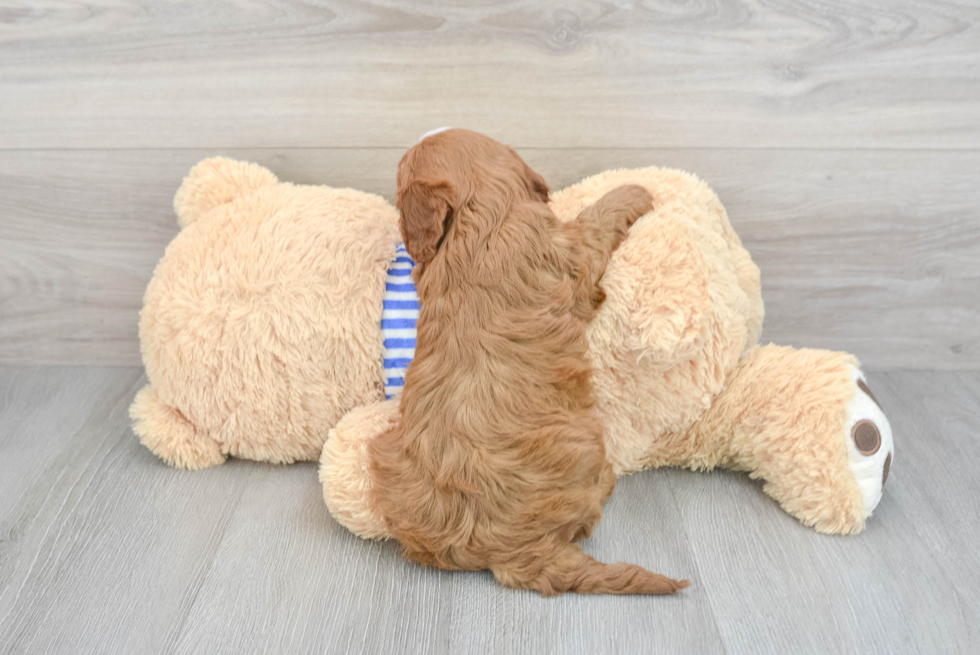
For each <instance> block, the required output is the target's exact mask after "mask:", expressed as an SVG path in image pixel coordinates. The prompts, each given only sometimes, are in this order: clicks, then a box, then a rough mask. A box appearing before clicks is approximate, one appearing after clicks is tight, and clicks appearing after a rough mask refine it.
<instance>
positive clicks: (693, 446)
mask: <svg viewBox="0 0 980 655" xmlns="http://www.w3.org/2000/svg"><path fill="white" fill-rule="evenodd" d="M671 439H672V440H674V441H675V443H686V446H687V447H686V452H684V450H685V449H677V450H675V451H674V452H675V453H677V456H676V459H675V461H663V460H661V461H657V462H656V463H657V464H661V465H662V464H675V465H681V466H687V467H690V468H696V469H703V468H708V469H710V468H713V467H715V466H721V467H726V468H733V469H737V470H744V471H748V472H749V474H750V476H751V477H753V478H762V479H763V480H765V485H764V487H763V489H764V490H765V492H766V493H767V494H769V495H770V496H772V497H773V498H774V499H775V500H777V501H778V502H779V504H780V505H782V507H783V508H784V509H785V510H786V511H787V512H789V513H790V514H792V515H793V516H795V517H797V518H798V519H799V520H800V521H802V522H803V523H804V524H806V525H810V526H813V527H814V528H815V529H816V530H818V531H819V532H826V533H833V534H839V533H844V534H854V533H857V532H860V531H861V529H862V528H863V527H864V521H865V519H866V518H867V517H868V516H869V515H870V514H871V511H872V510H873V509H874V508H875V506H876V505H877V504H878V501H879V500H880V499H881V493H882V488H883V486H884V484H885V480H886V479H887V477H888V469H889V467H890V466H891V461H892V456H893V452H894V444H893V441H892V431H891V426H890V425H889V423H888V419H887V418H886V417H885V414H884V412H883V411H882V409H881V407H880V406H879V405H878V403H877V401H876V400H875V399H874V396H873V395H872V393H871V390H870V389H869V388H868V386H867V383H866V382H865V381H864V377H863V375H862V374H861V371H860V369H859V368H858V365H857V360H856V359H855V358H854V357H853V356H851V355H848V354H846V353H839V352H830V351H825V350H809V349H803V350H796V349H794V348H786V347H779V346H772V345H770V346H764V347H756V348H753V349H751V350H750V351H749V352H748V353H746V354H745V356H743V357H742V359H741V360H740V362H739V364H738V366H737V367H736V369H735V370H734V371H733V372H732V373H731V375H730V376H729V379H728V384H727V387H726V389H725V390H724V391H723V392H722V393H721V394H719V395H718V396H717V397H716V398H715V399H714V400H713V401H712V404H711V407H710V408H709V409H707V410H706V412H705V414H704V416H702V417H701V419H700V420H699V421H698V422H697V423H696V424H695V425H694V426H692V428H691V429H690V430H689V431H688V432H687V433H686V434H684V435H674V437H672V438H671ZM669 440H670V439H669Z"/></svg>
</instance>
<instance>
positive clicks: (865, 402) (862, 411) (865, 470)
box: [844, 367, 895, 513]
mask: <svg viewBox="0 0 980 655" xmlns="http://www.w3.org/2000/svg"><path fill="white" fill-rule="evenodd" d="M851 373H852V376H853V379H854V386H855V387H856V389H855V390H854V399H853V400H852V401H851V404H850V405H849V406H848V408H847V409H848V418H847V423H846V424H845V426H844V440H845V442H846V443H847V461H848V466H850V467H851V471H852V472H853V473H854V478H855V480H856V481H857V483H858V487H860V488H861V496H862V497H863V498H864V509H865V510H866V511H867V512H869V513H870V512H871V511H872V510H873V509H874V508H875V507H877V506H878V502H879V501H880V500H881V494H882V490H883V489H884V486H885V481H886V480H887V479H888V469H889V468H891V464H892V457H893V454H894V452H895V446H894V442H893V441H892V427H891V425H890V424H889V423H888V418H887V417H886V416H885V412H884V411H882V409H881V406H880V405H879V404H878V401H877V399H875V397H874V394H872V393H871V389H869V388H868V384H867V382H865V380H864V374H863V373H862V372H861V370H860V369H858V368H857V367H852V371H851Z"/></svg>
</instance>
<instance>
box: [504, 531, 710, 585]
mask: <svg viewBox="0 0 980 655" xmlns="http://www.w3.org/2000/svg"><path fill="white" fill-rule="evenodd" d="M536 550H537V549H536ZM549 550H550V552H547V553H546V554H543V555H542V556H541V559H542V560H543V564H542V561H541V560H537V558H536V557H535V560H537V561H532V562H527V561H526V560H525V561H524V562H522V561H521V560H522V559H524V557H522V555H524V554H520V553H519V554H517V557H515V558H514V560H513V561H512V562H511V563H508V564H506V565H503V566H498V567H495V568H494V569H493V573H494V575H495V576H496V577H497V579H498V580H499V581H500V582H501V583H502V584H505V585H507V586H508V587H516V588H518V589H537V590H538V591H540V592H541V593H542V594H543V595H545V596H557V595H558V594H561V593H565V592H566V591H574V592H576V593H579V594H651V595H658V594H672V593H675V592H677V591H678V590H680V589H684V588H686V587H688V586H690V584H691V583H690V582H688V581H687V580H673V579H671V578H668V577H666V576H663V575H658V574H657V573H651V572H650V571H647V570H646V569H644V568H642V567H640V566H637V565H635V564H603V563H602V562H597V561H596V560H594V559H592V558H591V557H589V556H588V555H586V554H585V553H584V552H583V551H582V548H581V546H579V545H578V544H574V543H556V544H553V546H552V547H551V548H550V549H549ZM539 552H540V551H539ZM522 564H523V565H522ZM532 571H533V573H532Z"/></svg>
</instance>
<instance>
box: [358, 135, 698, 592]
mask: <svg viewBox="0 0 980 655" xmlns="http://www.w3.org/2000/svg"><path fill="white" fill-rule="evenodd" d="M548 192H549V190H548V186H547V185H546V184H545V182H544V180H543V179H542V178H541V176H540V175H538V174H537V173H535V172H534V171H532V170H531V169H530V168H529V167H528V166H527V164H525V163H524V161H523V160H521V158H520V157H518V155H517V153H515V152H514V151H513V150H511V149H510V148H508V147H506V146H504V145H502V144H500V143H497V142H496V141H494V140H492V139H490V138H488V137H486V136H483V135H481V134H477V133H475V132H470V131H467V130H449V131H444V132H440V133H438V134H435V135H433V136H429V137H427V138H425V139H423V140H422V141H421V142H420V143H419V144H417V145H416V146H415V147H413V148H412V149H411V150H409V151H408V152H407V153H406V154H405V156H404V157H403V158H402V160H401V163H400V164H399V166H398V197H397V204H398V209H399V211H400V229H401V234H402V238H403V239H404V241H405V246H406V248H407V250H408V252H409V254H410V255H411V256H412V257H413V258H414V259H415V261H416V262H417V263H418V266H417V268H416V271H415V276H416V287H417V289H418V294H419V299H420V300H421V303H422V309H421V313H420V315H419V320H418V337H417V345H416V354H415V359H414V361H413V362H412V365H411V367H410V368H409V369H408V372H407V374H406V376H405V387H404V391H403V393H402V396H401V401H400V402H401V404H400V413H401V417H400V422H399V423H398V426H397V427H396V428H393V429H392V430H390V431H389V432H386V433H384V434H382V435H380V436H379V437H378V438H376V439H375V440H373V441H372V442H371V444H370V447H369V456H370V460H371V466H372V477H373V479H374V480H375V486H374V491H373V493H374V494H375V506H376V507H377V508H378V509H379V510H380V511H381V513H382V514H383V515H384V516H385V517H386V521H387V522H388V524H389V528H390V530H391V533H392V534H393V535H394V536H395V537H396V538H397V539H398V541H399V542H400V543H401V544H402V546H403V547H404V553H405V556H406V557H408V558H409V559H412V560H415V561H417V562H420V563H422V564H425V565H430V566H437V567H441V568H446V569H467V570H477V569H490V570H491V571H493V573H494V575H495V576H496V577H497V579H498V580H499V581H500V582H501V583H503V584H505V585H507V586H510V587H516V588H525V589H537V590H538V591H540V592H541V593H543V594H544V595H554V594H559V593H563V592H566V591H575V592H579V593H614V594H664V593H673V592H675V591H677V590H678V589H682V588H684V587H686V586H688V583H687V581H677V580H672V579H670V578H666V577H664V576H662V575H657V574H655V573H650V572H649V571H647V570H645V569H643V568H641V567H639V566H636V565H632V564H603V563H600V562H597V561H596V560H594V559H592V558H591V557H589V556H588V555H586V554H585V553H584V552H583V551H582V549H581V547H580V546H579V545H578V544H576V543H575V542H576V541H578V540H579V539H582V538H584V537H588V536H589V534H590V532H591V531H592V527H593V526H594V525H595V524H596V523H597V522H598V521H599V519H600V518H601V516H602V505H603V504H604V503H605V501H606V499H607V498H608V497H609V495H610V493H612V490H613V487H614V486H615V476H614V474H613V470H612V467H611V466H610V464H609V463H608V462H607V461H606V457H605V447H604V443H603V432H602V431H603V427H602V425H601V423H600V421H599V419H598V418H597V416H596V413H595V411H594V410H593V405H594V400H593V396H592V384H591V369H590V366H589V363H588V361H587V359H586V349H587V342H586V338H585V330H586V327H587V326H588V323H589V321H591V320H592V318H593V317H594V316H595V314H596V310H597V309H598V307H599V305H600V304H601V303H602V301H603V299H604V297H605V295H604V293H603V291H602V289H601V288H600V287H599V285H598V282H599V279H600V277H601V276H602V273H603V270H604V269H605V267H606V264H607V262H608V261H609V257H610V255H611V253H612V251H613V250H614V249H615V248H616V247H617V246H618V245H619V243H620V242H621V241H622V240H623V239H624V238H625V236H626V233H627V229H628V228H629V226H630V225H632V223H633V222H634V221H635V220H636V219H637V218H639V217H640V216H642V215H643V214H645V213H647V212H648V211H650V210H651V209H652V204H651V203H652V199H651V197H650V194H649V193H648V192H647V191H646V190H645V189H643V188H641V187H639V186H623V187H620V188H618V189H615V190H614V191H611V192H610V193H608V194H606V195H605V196H604V197H603V198H602V199H601V200H600V201H599V202H598V203H596V204H595V205H593V206H592V207H590V208H588V209H586V210H585V211H583V212H582V214H581V215H580V216H579V217H578V218H577V219H576V220H574V221H571V222H569V223H566V224H562V223H560V222H559V221H558V219H557V218H556V217H555V216H554V214H552V212H551V210H550V209H549V208H548V204H547V202H548Z"/></svg>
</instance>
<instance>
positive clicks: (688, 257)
mask: <svg viewBox="0 0 980 655" xmlns="http://www.w3.org/2000/svg"><path fill="white" fill-rule="evenodd" d="M626 183H632V184H642V185H643V186H645V187H646V188H647V189H648V190H649V191H650V192H651V194H653V197H654V211H653V212H651V213H650V214H648V215H647V216H645V217H643V218H641V219H640V220H639V221H637V223H636V224H635V225H634V226H633V227H632V228H631V230H630V235H629V237H628V238H627V240H626V241H625V242H624V243H623V245H622V246H621V247H620V248H619V249H618V250H617V251H616V253H615V254H614V256H613V258H612V261H611V262H610V264H609V267H608V268H607V270H606V273H605V276H604V277H603V282H602V284H603V287H604V288H605V291H606V294H607V299H606V302H605V304H604V305H603V307H602V309H601V311H600V313H599V316H598V317H597V318H596V320H595V321H594V322H593V323H592V325H591V326H590V329H589V338H590V356H591V358H592V361H593V364H594V367H595V373H594V387H595V394H596V397H597V400H598V408H599V412H600V414H601V416H602V417H603V419H604V421H605V424H606V453H607V457H608V458H609V460H610V461H611V462H612V464H613V466H614V467H615V469H616V471H617V472H618V473H628V472H632V471H637V470H640V469H643V468H647V467H653V466H682V467H687V468H692V469H699V470H703V469H707V470H710V469H712V468H714V467H716V466H717V467H725V468H733V469H737V470H744V471H748V472H749V474H750V476H751V477H754V478H762V479H763V480H765V486H764V490H765V492H766V493H767V494H769V495H770V496H772V497H773V498H774V499H776V500H777V501H778V502H779V503H780V504H781V505H782V506H783V508H784V509H786V511H788V512H789V513H790V514H792V515H793V516H796V517H797V518H798V519H800V520H801V521H802V522H803V523H805V524H807V525H812V526H813V527H815V528H816V529H817V530H819V531H822V532H830V533H856V532H858V531H860V530H861V529H862V528H863V526H864V522H865V519H866V517H867V516H869V515H870V513H871V510H873V509H874V507H875V506H876V505H877V503H878V501H879V500H880V498H881V492H882V486H883V484H884V481H885V478H887V475H888V468H889V466H890V464H891V459H892V453H893V444H892V433H891V428H890V426H889V424H888V420H887V418H886V417H885V415H884V413H883V412H882V410H881V408H880V407H879V406H878V405H877V402H876V401H875V400H874V397H873V396H872V395H871V392H870V390H868V388H867V386H866V384H865V383H864V380H863V377H862V375H861V372H860V370H859V369H858V365H857V361H856V360H855V359H854V357H853V356H851V355H848V354H846V353H835V352H829V351H822V350H807V349H803V350H796V349H793V348H787V347H778V346H772V345H769V346H762V347H760V346H758V345H757V341H758V338H759V334H760V331H761V326H762V316H763V305H762V300H761V297H760V285H759V270H758V268H757V267H756V266H755V265H754V264H753V263H752V260H751V258H750V257H749V255H748V253H747V252H746V251H745V249H744V248H743V247H742V245H741V242H740V241H739V238H738V236H737V235H736V234H735V232H734V231H733V230H732V227H731V225H730V224H729V222H728V218H727V215H726V214H725V210H724V208H723V207H722V205H721V203H720V202H719V201H718V199H717V197H716V196H715V195H714V193H713V192H712V191H711V190H710V189H709V188H708V187H707V185H705V184H704V183H703V182H701V181H700V180H698V179H697V178H695V177H694V176H692V175H689V174H686V173H682V172H680V171H674V170H668V169H659V168H646V169H638V170H620V171H611V172H607V173H602V174H600V175H597V176H594V177H591V178H589V179H587V180H585V181H583V182H581V183H579V184H577V185H574V186H572V187H569V188H568V189H565V190H564V191H561V192H558V193H556V194H554V196H553V198H552V201H551V204H552V208H553V209H554V211H555V213H556V215H557V216H558V217H559V218H560V219H562V220H570V219H572V218H573V217H575V216H576V215H577V214H578V212H579V211H580V210H581V209H582V208H583V207H585V206H587V205H589V204H591V203H592V202H595V201H596V200H598V199H599V198H600V197H601V196H602V195H603V194H604V193H605V192H606V191H609V190H611V189H613V188H615V187H617V186H620V185H622V184H626ZM174 205H175V208H176V210H177V215H178V218H179V220H180V223H181V225H182V226H183V228H184V229H183V230H182V231H181V233H180V234H179V235H178V236H177V237H176V238H175V239H174V241H173V242H172V243H171V244H170V246H169V247H168V248H167V252H166V254H165V255H164V257H163V259H162V260H161V262H160V265H159V266H158V268H157V270H156V272H155V274H154V277H153V280H152V281H151V283H150V285H149V287H148V289H147V293H146V298H145V306H144V309H143V312H142V314H141V320H140V339H141V343H142V348H143V358H144V362H145V364H146V369H147V375H148V377H149V380H150V384H149V385H148V386H147V387H146V388H145V389H143V390H142V391H141V392H140V393H139V395H138V396H137V398H136V400H135V401H134V403H133V407H132V408H131V415H132V417H133V419H134V430H135V431H136V433H137V434H138V435H139V436H140V438H141V439H142V441H143V443H144V444H146V445H147V447H149V448H150V449H151V450H152V451H153V452H154V453H156V454H157V455H158V456H160V457H161V458H163V459H164V460H166V461H168V462H171V463H173V464H175V465H178V466H181V467H184V468H202V467H205V466H210V465H213V464H217V463H220V462H222V461H223V460H224V458H225V457H226V456H228V455H232V456H237V457H245V458H249V459H257V460H263V461H270V462H291V461H296V460H308V459H314V458H316V457H317V456H318V455H320V450H321V447H322V456H321V459H320V461H321V468H320V478H321V481H322V483H323V486H324V499H325V500H326V503H327V505H328V507H329V508H330V511H331V512H332V513H333V515H334V516H335V517H336V518H337V519H338V520H339V521H340V522H341V523H343V524H344V525H346V526H347V527H348V528H350V529H351V530H352V531H354V532H355V533H356V534H358V535H360V536H362V537H383V536H386V529H385V522H384V517H382V516H380V515H378V514H377V513H376V512H375V511H374V509H373V507H372V506H371V497H370V493H369V490H370V487H371V480H370V475H369V474H368V467H367V463H366V460H365V457H366V447H365V446H366V443H367V441H368V440H369V439H370V438H372V437H373V436H375V435H377V434H378V433H379V432H380V431H382V430H383V429H385V428H386V427H387V426H388V425H389V424H390V422H391V421H395V420H397V400H389V401H385V400H384V397H385V394H384V384H385V382H386V376H385V368H384V366H385V365H384V364H383V360H384V355H383V353H384V352H385V345H384V338H383V335H382V330H381V317H382V303H383V300H384V297H385V290H386V282H385V280H386V277H387V275H388V272H389V270H388V269H389V267H393V266H395V264H393V262H394V261H395V260H396V259H401V258H399V257H396V253H395V249H396V246H397V244H398V229H397V219H398V216H397V212H396V211H395V210H394V209H393V208H392V207H391V206H390V205H388V204H387V203H386V202H385V201H384V200H383V199H381V198H379V197H377V196H373V195H370V194H366V193H362V192H358V191H353V190H349V189H345V190H337V189H331V188H329V187H311V186H297V185H291V184H285V183H279V182H278V181H277V180H276V178H275V176H273V175H272V173H270V172H269V171H267V170H266V169H264V168H261V167H259V166H256V165H254V164H246V163H241V162H234V161H231V160H227V159H209V160H205V161H203V162H201V163H200V164H198V165H197V166H195V167H194V169H192V171H191V173H190V174H189V175H188V177H187V178H186V179H185V180H184V183H183V185H182V186H181V188H180V190H179V191H178V193H177V196H176V198H175V201H174ZM402 267H403V265H402ZM328 435H329V436H328ZM324 441H326V443H325V444H324Z"/></svg>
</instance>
